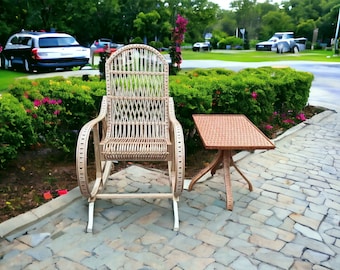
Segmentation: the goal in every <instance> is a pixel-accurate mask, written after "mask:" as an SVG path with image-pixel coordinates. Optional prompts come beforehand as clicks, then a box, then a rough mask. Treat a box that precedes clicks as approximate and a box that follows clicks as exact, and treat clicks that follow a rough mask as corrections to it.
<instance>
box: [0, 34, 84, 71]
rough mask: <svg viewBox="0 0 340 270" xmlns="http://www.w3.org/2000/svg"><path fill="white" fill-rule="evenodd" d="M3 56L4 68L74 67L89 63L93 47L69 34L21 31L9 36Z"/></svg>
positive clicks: (0, 62)
mask: <svg viewBox="0 0 340 270" xmlns="http://www.w3.org/2000/svg"><path fill="white" fill-rule="evenodd" d="M0 57H1V59H0V67H1V68H2V69H15V68H19V69H20V68H21V69H24V70H25V71H26V72H32V71H34V70H37V71H40V70H55V69H56V68H64V69H65V68H66V69H71V68H73V67H77V66H79V67H83V66H85V65H86V64H87V63H88V61H89V58H90V49H89V48H86V47H83V46H81V45H80V44H79V43H78V42H77V41H76V39H75V38H74V37H72V36H70V35H68V34H64V33H47V32H27V31H21V32H20V33H17V34H14V35H12V36H11V37H10V38H9V39H8V41H7V43H6V45H5V47H4V48H3V51H2V52H1V55H0Z"/></svg>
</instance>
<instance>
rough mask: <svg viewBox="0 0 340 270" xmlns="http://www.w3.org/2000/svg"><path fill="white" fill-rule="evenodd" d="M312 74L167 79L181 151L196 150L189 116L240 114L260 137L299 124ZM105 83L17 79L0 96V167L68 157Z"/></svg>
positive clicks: (198, 72)
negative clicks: (33, 153) (38, 152)
mask: <svg viewBox="0 0 340 270" xmlns="http://www.w3.org/2000/svg"><path fill="white" fill-rule="evenodd" d="M312 81H313V75H312V74H311V73H307V72H301V71H296V70H293V69H290V68H280V69H278V68H272V67H263V68H257V69H251V68H249V69H244V70H242V71H239V72H234V71H231V70H226V69H221V68H218V69H194V70H191V71H186V72H180V73H179V74H178V75H177V76H170V84H169V88H170V95H171V96H172V97H173V98H174V102H175V107H176V108H175V113H176V116H177V118H178V120H179V121H180V123H181V124H182V126H183V130H184V133H185V139H186V147H187V148H189V149H192V148H194V147H197V146H198V145H199V143H200V140H199V138H198V136H197V134H195V127H194V122H193V119H192V115H193V114H200V113H202V114H208V113H217V114H218V113H223V114H245V115H246V116H247V117H248V118H249V119H250V120H251V121H252V122H253V123H254V124H255V125H257V126H258V127H260V128H261V129H262V130H263V131H264V132H266V128H267V127H269V126H270V124H272V123H274V122H275V124H280V125H290V124H292V123H295V121H298V120H303V116H302V115H301V114H299V112H300V111H301V110H302V109H303V108H304V107H305V106H306V104H307V101H308V96H309V89H310V86H311V83H312ZM105 93H106V90H105V81H100V80H99V78H98V77H93V78H92V77H91V78H90V79H89V80H88V81H83V80H82V79H81V78H63V77H54V78H48V79H36V80H28V79H20V80H16V81H15V83H14V84H13V85H12V86H11V87H10V89H9V90H8V93H6V94H3V95H1V96H0V102H1V103H0V138H1V139H0V145H1V149H0V167H1V168H3V167H4V166H5V164H6V163H7V162H8V161H9V160H11V159H13V158H15V157H16V155H17V153H18V151H20V150H22V149H28V148H30V147H34V146H35V145H41V144H42V145H44V146H46V147H52V148H55V149H60V150H62V151H64V152H65V153H69V154H74V150H75V146H76V140H77V132H78V131H79V130H80V128H81V127H82V126H83V125H84V124H85V123H87V122H88V121H89V120H91V119H93V118H94V117H96V116H97V114H98V113H99V109H100V103H101V99H102V96H103V95H105Z"/></svg>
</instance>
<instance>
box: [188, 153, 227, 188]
mask: <svg viewBox="0 0 340 270" xmlns="http://www.w3.org/2000/svg"><path fill="white" fill-rule="evenodd" d="M222 159H223V151H221V150H219V151H218V153H217V155H216V156H215V158H214V159H213V160H212V161H211V162H210V163H209V165H208V166H207V167H205V168H204V169H202V170H201V171H200V172H199V173H198V174H196V175H195V176H194V177H193V178H192V179H191V181H190V184H189V187H188V190H189V191H191V190H192V188H193V187H194V185H195V183H196V182H197V181H198V180H199V179H200V178H201V177H202V176H203V175H205V174H206V173H207V172H208V171H210V170H211V175H214V174H215V172H216V169H217V167H218V165H219V164H220V163H221V162H222Z"/></svg>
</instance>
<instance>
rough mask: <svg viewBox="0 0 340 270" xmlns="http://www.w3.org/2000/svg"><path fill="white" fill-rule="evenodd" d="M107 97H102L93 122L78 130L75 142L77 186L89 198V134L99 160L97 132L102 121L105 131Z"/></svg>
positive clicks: (98, 136)
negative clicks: (91, 136)
mask: <svg viewBox="0 0 340 270" xmlns="http://www.w3.org/2000/svg"><path fill="white" fill-rule="evenodd" d="M107 106H108V104H107V97H106V96H103V99H102V103H101V108H100V112H99V115H98V116H97V117H96V118H94V119H93V120H91V121H89V122H87V123H86V124H85V125H84V126H83V127H82V128H81V130H80V132H79V136H78V141H77V149H76V172H77V178H78V185H79V187H80V191H81V193H82V194H83V195H84V196H85V197H87V198H88V197H91V190H89V188H88V185H87V184H86V183H88V176H87V155H88V146H89V140H90V134H91V132H92V133H93V144H94V145H95V149H94V151H95V156H96V157H98V158H99V155H100V153H99V142H100V135H99V134H100V132H99V123H100V122H102V121H103V120H104V121H103V126H102V128H103V132H105V129H106V122H105V117H106V112H107Z"/></svg>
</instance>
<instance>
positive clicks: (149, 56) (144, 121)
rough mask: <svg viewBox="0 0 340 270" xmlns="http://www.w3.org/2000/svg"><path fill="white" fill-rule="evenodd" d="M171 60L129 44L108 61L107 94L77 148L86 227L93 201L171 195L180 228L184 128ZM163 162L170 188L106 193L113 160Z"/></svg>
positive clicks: (150, 49)
mask: <svg viewBox="0 0 340 270" xmlns="http://www.w3.org/2000/svg"><path fill="white" fill-rule="evenodd" d="M168 69H169V67H168V63H167V61H166V60H165V58H164V57H163V55H162V54H160V53H159V52H158V51H157V50H155V49H154V48H152V47H149V46H147V45H142V44H134V45H127V46H124V47H123V48H121V49H119V50H117V51H116V52H115V53H113V54H112V55H111V56H110V58H109V59H108V60H107V62H106V66H105V72H106V95H105V96H104V97H103V99H102V103H101V109H100V113H99V115H98V117H97V118H95V119H93V120H92V121H90V122H88V123H87V124H85V125H84V126H83V128H82V129H81V131H80V133H79V137H78V143H77V150H76V151H77V153H76V170H77V177H78V184H79V188H80V191H81V193H82V195H83V196H84V197H86V198H88V202H89V210H88V211H89V213H88V215H89V217H88V219H89V220H88V225H87V232H92V228H93V218H94V202H95V201H96V199H113V198H123V199H129V198H171V199H172V200H173V212H174V230H178V228H179V217H178V205H177V201H178V199H179V196H180V194H181V192H182V190H183V182H184V169H185V150H184V149H185V148H184V138H183V130H182V127H181V125H180V123H179V122H178V121H177V119H176V117H175V112H174V104H173V100H172V98H171V97H169V87H168V83H169V82H168V79H169V71H168ZM92 143H93V145H94V147H93V148H94V156H95V167H96V175H95V176H94V177H93V179H90V177H89V175H88V155H89V154H88V153H89V149H90V148H92ZM114 160H117V161H165V162H168V169H169V186H170V188H169V192H166V193H160V192H156V193H104V191H105V190H104V188H105V185H106V183H107V180H108V177H109V176H110V174H111V170H112V166H113V161H114Z"/></svg>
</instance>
